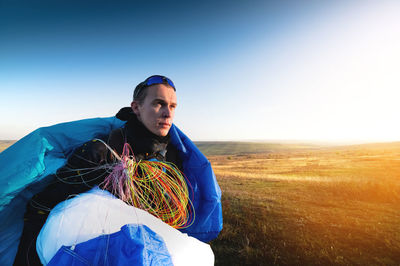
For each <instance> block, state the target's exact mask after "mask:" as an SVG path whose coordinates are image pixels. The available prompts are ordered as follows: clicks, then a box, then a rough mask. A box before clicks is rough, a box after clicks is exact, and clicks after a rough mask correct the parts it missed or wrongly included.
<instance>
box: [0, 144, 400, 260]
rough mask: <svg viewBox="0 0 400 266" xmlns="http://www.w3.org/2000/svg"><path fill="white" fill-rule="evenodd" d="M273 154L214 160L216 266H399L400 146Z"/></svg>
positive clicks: (279, 150) (283, 150)
mask: <svg viewBox="0 0 400 266" xmlns="http://www.w3.org/2000/svg"><path fill="white" fill-rule="evenodd" d="M12 143H13V142H9V141H6V142H4V141H0V151H2V150H4V149H5V148H6V147H8V146H9V145H11V144H12ZM263 145H264V146H263V147H261V148H257V147H256V146H255V145H253V143H252V144H251V146H245V147H250V148H252V149H255V150H257V151H258V152H259V151H260V150H263V149H271V147H272V146H266V145H265V144H263ZM223 146H224V153H226V152H228V151H229V150H232V149H230V148H229V147H228V146H227V144H226V143H224V144H223ZM238 147H240V148H243V145H239V146H238V145H236V146H235V147H234V149H233V150H235V151H236V150H237V149H238ZM206 148H207V147H206ZM208 150H209V151H213V148H210V147H208ZM271 150H272V151H271V152H270V153H258V154H246V155H234V154H233V155H224V156H208V157H209V159H210V161H211V163H212V165H213V168H214V171H215V173H216V176H217V179H218V182H219V184H220V186H221V189H222V192H223V197H222V204H223V215H224V229H223V230H222V232H221V234H220V236H219V237H218V238H217V239H216V240H214V241H213V242H212V243H211V245H212V248H213V250H214V253H215V256H216V265H399V264H400V143H391V144H380V145H362V146H349V147H339V148H323V149H316V148H315V147H314V148H310V149H308V150H307V149H305V148H304V147H300V148H298V147H286V146H284V145H283V146H282V147H278V148H277V147H276V146H274V147H273V149H271ZM212 153H213V154H219V152H215V151H213V152H212Z"/></svg>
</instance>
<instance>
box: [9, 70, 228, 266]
mask: <svg viewBox="0 0 400 266" xmlns="http://www.w3.org/2000/svg"><path fill="white" fill-rule="evenodd" d="M176 106H177V97H176V88H175V85H174V83H173V82H172V81H171V80H170V79H168V78H167V77H164V76H159V75H155V76H151V77H149V78H147V79H146V80H145V81H143V82H141V83H139V84H138V85H137V86H136V88H135V91H134V97H133V101H132V103H131V107H125V108H122V109H121V110H120V111H119V112H118V114H117V115H116V117H117V118H118V119H120V120H122V121H126V123H125V125H124V126H123V127H122V128H118V129H115V130H113V131H112V132H111V133H110V134H109V135H108V136H107V135H105V136H103V137H102V139H103V140H104V141H105V142H107V144H108V145H109V146H110V147H111V148H112V149H114V150H115V151H116V152H117V153H118V154H121V153H122V150H123V147H124V144H125V143H128V144H129V145H130V146H131V148H132V150H133V153H134V156H135V157H136V159H137V160H150V159H156V160H159V161H167V162H172V163H174V164H175V165H177V166H178V168H179V169H181V170H183V160H182V158H181V156H179V152H181V153H182V150H185V148H184V147H183V148H181V151H178V149H177V147H175V146H176V145H173V144H172V143H171V141H170V139H171V138H170V134H169V133H170V129H171V127H172V122H173V118H174V114H175V108H176ZM175 138H176V137H175ZM175 141H176V140H175ZM184 157H187V156H184ZM114 160H115V158H114V157H113V155H112V153H111V152H110V150H109V149H108V148H107V147H106V146H105V145H104V142H103V141H97V140H92V141H89V142H87V143H85V144H84V145H82V146H81V147H79V148H78V149H76V150H75V151H74V153H73V154H72V155H71V156H70V157H69V159H68V162H67V164H66V165H65V166H64V167H63V168H61V169H59V170H58V171H57V174H56V178H55V182H52V183H50V184H49V185H48V186H47V187H46V188H45V189H44V190H43V191H42V192H40V193H38V194H36V195H35V196H34V197H33V198H32V200H31V201H30V204H29V205H28V209H27V211H26V213H25V219H24V221H25V224H24V231H23V234H22V237H21V241H20V245H19V248H18V253H17V256H16V259H15V262H14V264H15V265H25V264H27V262H29V263H30V265H35V264H38V265H40V261H39V259H38V257H37V254H36V248H35V239H36V236H37V235H38V233H39V231H40V229H41V227H42V226H43V224H44V222H45V220H46V218H47V216H48V211H49V210H51V209H52V208H53V207H54V206H55V205H56V204H58V203H59V202H61V201H63V200H65V199H67V198H68V197H69V196H70V195H76V194H78V193H82V192H85V191H87V190H89V189H90V188H92V187H93V186H96V185H99V184H101V182H102V181H103V180H104V178H105V177H106V174H107V172H106V171H104V169H101V168H99V167H98V166H99V165H102V164H107V163H112V162H113V161H114ZM185 160H186V161H185V164H186V165H187V167H186V168H187V169H190V168H191V166H190V165H191V163H190V162H189V161H190V160H188V159H187V158H185ZM192 161H193V160H192ZM196 169H200V168H199V167H198V166H196ZM188 176H189V178H190V176H191V173H189V174H188ZM214 179H215V177H214ZM192 182H193V183H196V182H195V181H192ZM195 185H196V184H195ZM195 189H196V191H194V194H199V191H198V189H197V185H196V188H195ZM218 189H219V188H218ZM38 206H41V207H40V208H38ZM43 207H45V208H43ZM45 210H47V211H45ZM211 211H213V210H210V212H211ZM200 212H204V210H200ZM219 212H220V206H219ZM220 220H221V221H220V223H221V225H220V226H217V227H220V228H219V229H218V230H221V228H222V217H221V219H220ZM200 227H201V226H200ZM214 227H215V226H214ZM218 232H219V231H218ZM200 234H202V233H200ZM200 238H201V237H200Z"/></svg>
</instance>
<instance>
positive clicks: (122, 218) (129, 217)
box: [36, 188, 214, 266]
mask: <svg viewBox="0 0 400 266" xmlns="http://www.w3.org/2000/svg"><path fill="white" fill-rule="evenodd" d="M126 224H143V225H146V226H147V227H149V228H150V229H151V230H153V231H154V232H155V233H157V234H158V235H159V236H161V237H162V238H163V240H164V242H165V244H166V246H167V249H168V251H169V253H170V254H171V258H172V262H173V263H174V265H175V266H178V265H214V254H213V252H212V250H211V247H210V246H209V245H207V244H206V243H203V242H201V241H199V240H197V239H196V238H193V237H190V236H188V235H187V234H183V233H181V232H179V231H178V230H176V229H174V228H172V227H171V226H169V225H168V224H166V223H164V222H163V221H161V220H160V219H158V218H156V217H154V216H153V215H151V214H149V213H147V212H145V211H143V210H140V209H138V208H135V207H132V206H129V205H127V204H125V203H124V202H123V201H121V200H119V199H117V198H115V197H114V196H113V195H112V194H110V193H109V192H107V191H103V190H100V189H99V188H94V189H92V190H90V191H89V192H87V193H83V194H80V195H78V196H76V197H74V198H72V199H69V200H66V201H64V202H61V203H59V204H58V205H57V206H56V207H55V208H54V209H53V210H52V211H51V213H50V215H49V217H48V219H47V221H46V223H45V225H44V226H43V228H42V230H41V231H40V233H39V236H38V238H37V242H36V248H37V252H38V255H39V258H40V260H41V262H42V263H43V264H45V265H46V264H47V263H48V262H49V261H50V260H51V259H52V257H53V256H54V255H55V254H56V253H57V251H58V249H59V248H60V247H61V246H63V245H64V246H73V245H77V244H79V243H82V242H85V241H87V240H90V239H93V238H95V237H98V236H100V235H103V234H112V233H115V232H117V231H120V229H121V227H122V226H124V225H126Z"/></svg>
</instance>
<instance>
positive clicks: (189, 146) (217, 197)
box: [0, 117, 222, 265]
mask: <svg viewBox="0 0 400 266" xmlns="http://www.w3.org/2000/svg"><path fill="white" fill-rule="evenodd" d="M123 125H124V122H123V121H121V120H119V119H117V118H115V117H110V118H94V119H85V120H79V121H74V122H68V123H61V124H57V125H54V126H50V127H42V128H39V129H37V130H35V131H33V132H32V133H30V134H28V135H27V136H25V137H24V138H22V139H21V140H19V141H18V142H17V143H15V144H14V145H12V146H11V147H9V148H8V149H6V150H5V151H3V152H2V153H0V265H12V263H13V261H14V257H15V254H16V252H17V249H18V244H19V238H20V236H21V233H22V229H23V225H24V221H23V217H24V213H25V208H26V203H27V202H28V201H29V200H30V199H31V198H32V196H33V195H35V194H36V193H38V192H40V191H41V190H43V188H44V187H45V186H46V185H47V183H48V181H49V178H48V176H49V175H52V174H54V173H55V172H56V171H57V169H58V168H60V167H62V166H64V165H65V163H66V161H67V159H68V157H69V155H70V154H72V152H73V151H74V149H76V148H77V147H79V146H81V145H82V144H83V143H85V142H87V141H89V140H91V139H93V138H96V137H98V136H99V135H104V134H108V133H110V132H111V130H113V129H116V128H119V127H122V126H123ZM170 136H171V143H172V144H173V145H174V146H175V147H176V148H177V150H178V151H179V155H180V157H181V159H182V162H183V172H184V174H185V176H186V177H187V179H188V181H189V182H190V184H191V186H192V188H193V191H191V192H190V195H189V196H190V197H191V199H192V201H193V205H194V208H195V215H196V217H195V221H194V223H193V224H192V225H191V226H190V227H188V228H186V229H183V230H181V231H182V232H185V233H187V234H188V235H190V236H193V237H196V238H197V239H199V240H201V241H204V242H208V241H210V240H212V239H214V238H216V237H217V236H218V234H219V232H220V231H221V230H222V208H221V190H220V188H219V186H218V183H217V180H216V178H215V175H214V172H213V170H212V168H211V165H210V162H209V161H208V160H207V158H206V157H205V156H204V155H203V154H202V153H201V152H200V151H199V150H198V148H197V147H196V146H195V145H194V144H193V142H192V141H191V140H190V139H189V138H188V137H187V136H186V135H185V134H184V133H182V131H180V130H179V129H178V128H177V127H176V126H175V125H172V127H171V129H170Z"/></svg>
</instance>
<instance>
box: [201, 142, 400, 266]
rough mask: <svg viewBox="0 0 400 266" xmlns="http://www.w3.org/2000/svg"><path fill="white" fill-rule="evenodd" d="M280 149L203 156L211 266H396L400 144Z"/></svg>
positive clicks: (399, 237) (399, 253)
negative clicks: (214, 224)
mask: <svg viewBox="0 0 400 266" xmlns="http://www.w3.org/2000/svg"><path fill="white" fill-rule="evenodd" d="M281 148H282V149H275V150H273V151H271V152H266V153H258V154H230V155H223V156H222V155H219V156H218V155H209V156H208V158H209V159H210V161H211V163H212V165H213V168H214V171H215V173H216V176H217V179H218V182H219V184H220V186H221V189H222V192H223V197H222V204H223V215H224V229H223V231H222V232H221V234H220V236H219V237H218V239H216V240H215V241H213V242H212V248H213V250H214V253H215V255H216V265H332V264H334V265H399V263H400V143H387V144H369V145H358V146H347V147H345V146H344V147H320V148H318V147H312V149H305V148H304V147H301V148H300V149H298V148H296V147H291V148H287V147H284V146H282V147H281ZM208 149H209V150H210V149H212V148H211V147H209V148H208ZM203 150H204V151H205V152H206V153H207V149H203Z"/></svg>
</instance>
